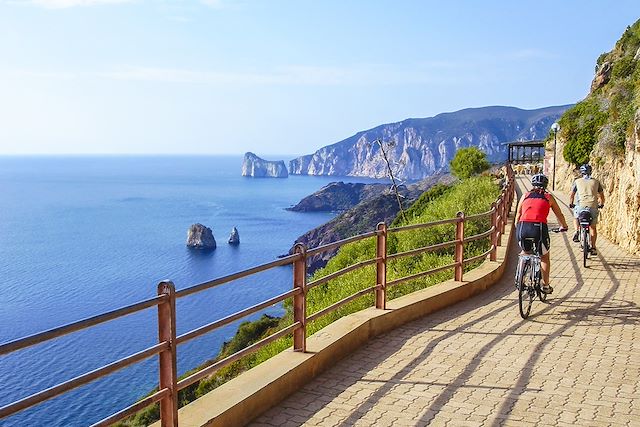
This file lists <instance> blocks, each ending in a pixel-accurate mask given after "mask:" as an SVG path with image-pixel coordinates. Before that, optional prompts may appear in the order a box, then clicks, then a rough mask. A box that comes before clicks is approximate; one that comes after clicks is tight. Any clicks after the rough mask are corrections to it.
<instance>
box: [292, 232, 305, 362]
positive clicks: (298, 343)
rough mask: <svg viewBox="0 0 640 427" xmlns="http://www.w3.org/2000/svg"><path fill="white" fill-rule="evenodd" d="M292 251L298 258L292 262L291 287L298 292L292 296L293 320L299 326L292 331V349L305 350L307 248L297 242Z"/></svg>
mask: <svg viewBox="0 0 640 427" xmlns="http://www.w3.org/2000/svg"><path fill="white" fill-rule="evenodd" d="M293 251H294V253H296V254H300V255H301V256H300V258H299V259H298V260H296V261H295V262H294V263H293V287H294V288H298V289H300V292H299V293H298V294H296V295H294V296H293V321H294V322H300V325H301V326H300V327H299V328H297V329H295V330H294V331H293V351H301V352H303V353H304V352H305V351H307V248H306V246H305V245H303V244H302V243H297V244H296V245H295V247H294V249H293Z"/></svg>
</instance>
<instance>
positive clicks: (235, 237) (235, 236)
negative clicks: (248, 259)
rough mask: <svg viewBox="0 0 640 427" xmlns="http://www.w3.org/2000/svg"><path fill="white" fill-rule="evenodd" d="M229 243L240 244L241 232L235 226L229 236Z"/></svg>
mask: <svg viewBox="0 0 640 427" xmlns="http://www.w3.org/2000/svg"><path fill="white" fill-rule="evenodd" d="M228 243H229V244H230V245H239V244H240V233H238V229H237V228H235V227H233V228H232V229H231V235H230V236H229V241H228Z"/></svg>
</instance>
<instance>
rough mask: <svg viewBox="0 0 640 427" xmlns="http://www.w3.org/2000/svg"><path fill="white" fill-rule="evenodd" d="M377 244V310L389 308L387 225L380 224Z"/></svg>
mask: <svg viewBox="0 0 640 427" xmlns="http://www.w3.org/2000/svg"><path fill="white" fill-rule="evenodd" d="M376 229H377V231H378V232H379V234H378V235H377V237H376V239H377V243H376V308H380V309H382V310H385V309H386V308H387V224H385V223H384V222H380V223H378V226H377V227H376Z"/></svg>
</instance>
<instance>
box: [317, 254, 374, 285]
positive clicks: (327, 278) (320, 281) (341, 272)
mask: <svg viewBox="0 0 640 427" xmlns="http://www.w3.org/2000/svg"><path fill="white" fill-rule="evenodd" d="M377 261H378V258H373V259H368V260H365V261H360V262H357V263H355V264H352V265H349V266H347V267H345V268H342V269H340V270H338V271H335V272H333V273H331V274H327V275H326V276H324V277H321V278H319V279H317V280H314V281H313V282H309V283H307V290H309V289H311V288H315V287H316V286H318V285H322V284H323V283H327V282H329V281H331V280H333V279H335V278H337V277H340V276H343V275H345V274H347V273H349V272H351V271H354V270H359V269H361V268H362V267H366V266H367V265H373V264H375V263H376V262H377Z"/></svg>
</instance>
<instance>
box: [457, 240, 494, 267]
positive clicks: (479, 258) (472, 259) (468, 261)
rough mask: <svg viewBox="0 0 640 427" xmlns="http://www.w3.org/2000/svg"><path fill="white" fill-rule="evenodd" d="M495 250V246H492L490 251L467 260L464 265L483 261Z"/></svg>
mask: <svg viewBox="0 0 640 427" xmlns="http://www.w3.org/2000/svg"><path fill="white" fill-rule="evenodd" d="M493 249H494V247H493V245H492V246H491V247H490V248H489V250H487V251H484V252H483V253H481V254H480V255H477V256H474V257H471V258H468V259H465V260H464V261H463V262H462V263H463V264H465V265H466V264H469V263H472V262H474V261H479V260H481V259H483V258H486V257H487V256H488V255H489V254H491V251H492V250H493Z"/></svg>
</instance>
